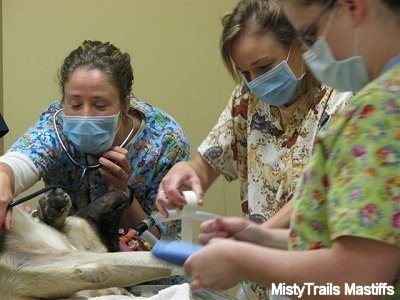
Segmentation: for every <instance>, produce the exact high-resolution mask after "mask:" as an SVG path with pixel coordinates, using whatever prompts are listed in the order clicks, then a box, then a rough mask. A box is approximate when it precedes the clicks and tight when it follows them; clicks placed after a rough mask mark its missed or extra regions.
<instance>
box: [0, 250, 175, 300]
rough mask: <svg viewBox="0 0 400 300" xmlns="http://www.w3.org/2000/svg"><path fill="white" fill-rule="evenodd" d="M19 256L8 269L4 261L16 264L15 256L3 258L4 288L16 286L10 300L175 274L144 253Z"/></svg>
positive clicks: (63, 294) (25, 253)
mask: <svg viewBox="0 0 400 300" xmlns="http://www.w3.org/2000/svg"><path fill="white" fill-rule="evenodd" d="M21 247H22V245H21ZM22 248H23V247H22ZM17 255H18V256H19V264H18V265H12V266H6V264H4V262H9V263H10V264H11V263H15V261H16V257H15V253H8V254H7V253H5V254H3V257H2V261H3V264H1V265H0V271H1V274H2V280H0V282H1V283H2V287H4V286H8V287H14V288H11V289H9V290H8V291H6V293H7V294H4V297H8V298H5V299H10V298H12V297H15V298H16V297H21V298H22V297H27V298H60V297H68V296H71V295H73V294H75V293H76V292H79V291H82V290H96V289H104V288H109V287H125V286H132V285H136V284H139V283H142V282H146V281H149V280H155V279H159V278H165V277H170V276H171V272H172V268H171V267H170V266H169V265H168V264H166V263H163V262H161V261H159V260H157V259H155V258H153V257H152V255H151V253H150V252H144V251H143V252H116V253H88V252H80V251H58V252H52V253H44V252H42V253H32V252H29V251H18V254H17ZM0 290H1V288H0Z"/></svg>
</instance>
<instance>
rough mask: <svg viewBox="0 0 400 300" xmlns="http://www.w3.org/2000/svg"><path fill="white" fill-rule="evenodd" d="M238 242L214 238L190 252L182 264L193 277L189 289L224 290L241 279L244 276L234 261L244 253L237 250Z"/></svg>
mask: <svg viewBox="0 0 400 300" xmlns="http://www.w3.org/2000/svg"><path fill="white" fill-rule="evenodd" d="M239 243H240V242H237V241H234V240H231V239H218V238H215V239H212V240H211V241H210V242H209V243H208V244H207V245H206V246H204V248H203V249H201V250H199V251H197V252H195V253H194V254H192V255H191V256H190V257H189V258H188V259H187V260H186V262H185V264H184V265H183V270H184V272H185V273H186V274H187V275H188V276H190V277H192V278H193V280H192V282H191V283H190V287H191V289H192V290H197V289H200V288H210V289H214V290H225V289H227V288H230V287H232V286H234V285H236V284H237V283H239V282H240V281H242V280H243V279H244V278H241V275H242V274H241V272H238V270H237V266H236V263H237V262H238V261H241V260H243V255H245V253H240V252H239V249H238V245H239ZM240 244H243V243H240Z"/></svg>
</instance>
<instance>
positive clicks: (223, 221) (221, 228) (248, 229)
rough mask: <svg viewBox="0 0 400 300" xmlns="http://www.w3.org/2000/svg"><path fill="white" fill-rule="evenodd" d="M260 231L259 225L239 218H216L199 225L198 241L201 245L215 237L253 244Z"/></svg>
mask: <svg viewBox="0 0 400 300" xmlns="http://www.w3.org/2000/svg"><path fill="white" fill-rule="evenodd" d="M261 231H262V229H260V227H259V225H257V224H255V223H253V222H250V221H248V220H245V219H243V218H240V217H217V218H215V219H212V220H207V221H204V222H203V223H202V224H201V225H200V234H199V237H198V240H199V242H200V243H202V244H207V243H208V242H209V241H210V240H211V239H213V238H215V237H218V238H234V239H236V240H240V241H246V242H255V240H256V239H257V237H258V236H259V235H260V233H261Z"/></svg>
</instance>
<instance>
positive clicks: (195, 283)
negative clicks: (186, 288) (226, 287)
mask: <svg viewBox="0 0 400 300" xmlns="http://www.w3.org/2000/svg"><path fill="white" fill-rule="evenodd" d="M190 289H191V290H192V291H196V290H199V289H201V281H200V279H197V278H195V279H193V280H192V282H191V283H190Z"/></svg>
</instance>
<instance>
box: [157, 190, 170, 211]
mask: <svg viewBox="0 0 400 300" xmlns="http://www.w3.org/2000/svg"><path fill="white" fill-rule="evenodd" d="M167 205H168V203H167V199H166V195H165V192H164V191H163V190H159V191H158V192H157V196H156V207H157V210H158V211H159V212H160V214H161V215H162V216H164V217H168V211H167Z"/></svg>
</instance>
